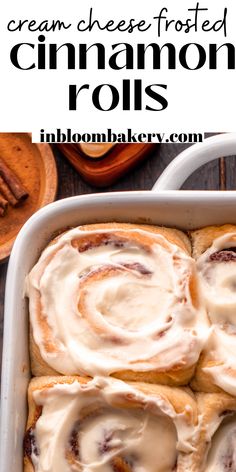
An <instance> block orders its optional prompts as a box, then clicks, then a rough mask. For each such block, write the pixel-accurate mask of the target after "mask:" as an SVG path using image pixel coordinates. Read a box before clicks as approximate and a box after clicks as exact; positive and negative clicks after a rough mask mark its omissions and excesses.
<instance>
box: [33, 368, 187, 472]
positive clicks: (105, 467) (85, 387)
mask: <svg viewBox="0 0 236 472" xmlns="http://www.w3.org/2000/svg"><path fill="white" fill-rule="evenodd" d="M33 397H34V401H35V403H36V405H39V406H41V407H42V413H41V416H40V417H39V419H38V420H37V422H36V425H35V429H34V436H35V440H36V443H37V449H38V451H39V453H38V455H35V456H32V461H33V464H34V467H35V471H36V472H72V471H81V472H82V471H83V472H85V471H86V472H94V471H97V472H112V471H113V470H114V468H113V467H112V464H113V465H114V462H113V461H114V460H115V458H116V457H117V456H118V457H122V458H123V460H125V461H126V463H127V464H130V466H131V469H132V470H133V471H134V472H144V471H148V472H171V471H173V470H174V469H175V466H176V463H177V455H178V452H179V451H182V452H189V451H191V450H192V446H191V438H192V434H193V432H194V427H193V426H190V425H189V424H188V422H187V421H186V413H187V410H188V408H189V406H188V407H187V406H186V411H185V412H183V413H179V414H177V413H176V412H175V410H174V409H173V407H172V405H171V404H170V403H169V402H168V401H167V400H164V399H163V398H162V397H161V396H157V395H155V396H154V395H146V394H144V393H141V392H140V391H138V389H135V388H133V387H132V386H130V385H127V384H125V383H123V382H121V381H118V380H115V379H111V378H109V379H104V378H99V377H96V378H94V379H93V380H91V381H90V382H89V383H87V384H80V383H79V382H76V381H75V382H73V383H72V384H61V385H60V384H56V385H54V386H51V387H48V388H45V389H42V390H36V391H35V392H34V394H33ZM122 402H123V404H124V402H125V404H127V402H128V404H130V408H128V407H127V406H124V405H123V404H122ZM135 405H136V407H135ZM188 413H189V412H188ZM72 434H73V440H74V442H75V436H76V441H78V449H77V454H76V455H75V456H74V458H73V461H72V460H70V461H69V460H68V457H69V455H68V451H70V444H71V441H70V438H71V435H72ZM66 450H67V453H66Z"/></svg>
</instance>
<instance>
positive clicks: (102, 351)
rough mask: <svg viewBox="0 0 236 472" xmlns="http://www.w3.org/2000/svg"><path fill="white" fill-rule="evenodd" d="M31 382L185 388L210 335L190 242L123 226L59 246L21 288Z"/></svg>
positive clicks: (80, 234)
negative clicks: (91, 380) (83, 379)
mask: <svg viewBox="0 0 236 472" xmlns="http://www.w3.org/2000/svg"><path fill="white" fill-rule="evenodd" d="M27 294H28V297H29V306H30V321H31V328H32V339H31V357H32V369H33V373H34V374H35V375H42V374H43V375H44V374H52V373H61V374H65V375H70V374H80V375H91V376H94V375H102V376H107V375H111V374H112V375H116V376H119V377H120V378H123V379H131V380H132V379H137V380H145V381H150V382H160V383H166V384H170V385H183V384H186V383H187V382H188V380H189V379H190V378H191V376H192V375H193V372H194V367H195V365H196V362H197V360H198V358H199V354H200V352H201V349H202V347H203V345H204V342H205V340H206V336H207V324H206V319H205V315H204V310H202V307H201V305H200V303H199V297H198V289H197V282H196V273H195V262H194V260H193V259H192V258H191V256H190V243H189V240H188V238H187V236H186V235H185V234H184V233H182V232H180V231H178V230H174V229H168V228H158V227H152V226H142V225H129V224H118V223H117V224H115V223H114V224H100V225H99V224H98V225H88V226H82V227H78V228H75V229H72V230H70V231H67V232H66V233H64V234H62V235H61V236H60V237H58V238H57V239H55V240H54V241H53V242H52V244H50V245H49V246H48V247H47V248H46V249H45V250H44V252H43V253H42V255H41V257H40V259H39V261H38V263H37V264H36V265H35V267H34V268H33V269H32V271H31V273H30V274H29V277H28V280H27Z"/></svg>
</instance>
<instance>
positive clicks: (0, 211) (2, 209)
mask: <svg viewBox="0 0 236 472" xmlns="http://www.w3.org/2000/svg"><path fill="white" fill-rule="evenodd" d="M7 207H8V202H7V200H5V198H4V197H3V196H2V195H0V216H4V215H5V213H6V211H7Z"/></svg>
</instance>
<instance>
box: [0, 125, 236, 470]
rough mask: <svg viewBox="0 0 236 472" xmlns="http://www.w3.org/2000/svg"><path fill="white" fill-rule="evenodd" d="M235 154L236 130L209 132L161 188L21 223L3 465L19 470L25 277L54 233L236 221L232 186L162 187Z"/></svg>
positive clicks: (7, 320)
mask: <svg viewBox="0 0 236 472" xmlns="http://www.w3.org/2000/svg"><path fill="white" fill-rule="evenodd" d="M232 154H236V134H232V135H221V136H218V137H214V138H210V139H209V140H207V141H206V142H205V144H201V145H196V146H193V147H191V149H190V150H187V151H185V152H184V153H182V154H181V155H180V156H179V157H178V158H177V159H176V160H175V161H174V163H173V164H171V165H170V166H169V168H168V169H167V170H166V171H165V172H164V174H163V176H162V177H161V178H160V179H159V182H158V183H157V185H156V186H155V190H160V189H161V191H158V192H122V193H112V194H111V193H110V194H97V195H96V194H93V195H86V196H79V197H72V198H68V199H65V200H60V201H58V202H55V203H52V204H50V205H48V206H47V207H45V208H43V209H41V210H39V211H38V212H37V213H36V214H35V215H33V216H32V217H31V218H30V220H28V222H27V223H26V224H25V225H24V227H23V228H22V230H21V231H20V233H19V235H18V237H17V239H16V242H15V245H14V248H13V250H12V254H11V257H10V262H9V268H8V275H7V284H6V295H5V315H4V345H3V369H2V401H1V407H2V408H1V430H0V461H1V469H0V470H1V472H22V470H23V467H22V441H23V434H24V428H25V422H26V415H27V407H26V392H27V384H28V380H29V377H30V372H29V359H28V335H27V333H28V315H27V304H26V301H25V300H24V294H23V292H24V279H25V276H26V274H27V273H28V272H29V270H30V269H31V267H32V266H33V264H34V263H35V262H36V260H37V258H38V256H39V254H40V251H41V250H42V249H43V247H44V246H45V245H46V244H47V242H48V241H49V239H50V238H51V236H52V234H53V233H54V232H55V231H57V230H58V229H60V228H63V227H67V226H74V225H78V224H83V223H89V222H104V221H112V220H116V221H129V222H144V221H145V222H148V223H154V224H162V225H168V226H175V227H180V228H183V229H190V228H194V227H199V226H204V225H207V224H222V223H227V222H232V223H236V194H235V192H232V191H231V192H193V191H186V192H179V191H172V190H171V191H164V189H166V188H170V189H173V188H178V186H180V185H181V183H182V182H183V181H184V180H185V178H186V177H187V176H188V175H189V174H190V173H191V172H192V171H193V170H194V168H197V167H198V166H199V165H201V164H203V163H204V162H206V161H208V160H211V159H213V158H215V157H220V156H222V155H232Z"/></svg>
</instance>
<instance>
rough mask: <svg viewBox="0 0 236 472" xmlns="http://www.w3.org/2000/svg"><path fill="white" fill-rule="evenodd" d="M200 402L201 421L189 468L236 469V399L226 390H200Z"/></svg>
mask: <svg viewBox="0 0 236 472" xmlns="http://www.w3.org/2000/svg"><path fill="white" fill-rule="evenodd" d="M197 404H198V414H199V418H200V424H199V428H198V432H197V434H196V436H195V444H194V445H195V448H194V451H193V452H192V453H190V455H189V456H188V467H187V468H186V470H188V471H190V472H236V399H235V398H234V397H231V396H230V395H227V394H225V393H208V394H204V393H199V394H197Z"/></svg>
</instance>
